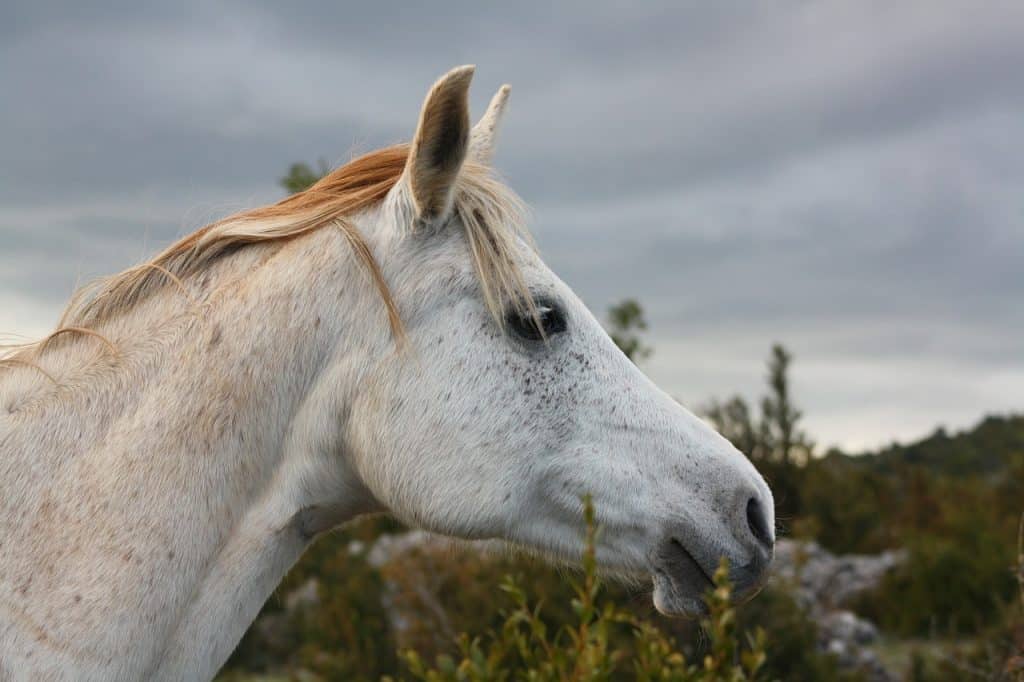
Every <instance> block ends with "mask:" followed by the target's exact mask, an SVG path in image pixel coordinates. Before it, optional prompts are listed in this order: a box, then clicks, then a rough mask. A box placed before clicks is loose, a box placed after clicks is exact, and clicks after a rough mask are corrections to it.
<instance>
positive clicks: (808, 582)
mask: <svg viewBox="0 0 1024 682" xmlns="http://www.w3.org/2000/svg"><path fill="white" fill-rule="evenodd" d="M905 558H906V551H904V550H889V551H886V552H882V553H881V554H874V555H862V554H845V555H841V556H836V555H834V554H831V553H830V552H828V551H826V550H825V549H823V548H822V547H821V545H819V544H818V543H816V542H809V541H808V542H800V541H796V540H779V541H778V542H777V543H776V545H775V562H774V564H773V566H772V571H773V574H774V575H775V576H776V577H777V578H779V579H782V580H783V581H785V582H787V583H790V584H792V585H793V586H794V587H795V588H796V590H797V592H798V593H799V595H798V596H799V597H800V598H801V599H802V600H804V601H806V602H807V605H814V606H819V607H826V608H828V607H838V606H841V605H842V604H845V603H846V602H847V601H848V600H849V599H850V598H851V597H853V596H854V595H857V594H859V593H861V592H864V591H866V590H870V589H871V588H873V587H875V586H876V585H878V582H879V581H880V580H881V579H882V577H883V576H884V575H885V574H886V573H888V572H889V571H891V570H893V569H894V568H896V567H897V566H898V565H899V564H900V563H901V562H903V561H904V559H905Z"/></svg>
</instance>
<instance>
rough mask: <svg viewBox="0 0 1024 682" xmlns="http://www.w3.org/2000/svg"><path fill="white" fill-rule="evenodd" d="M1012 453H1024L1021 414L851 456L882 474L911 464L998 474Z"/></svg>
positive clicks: (951, 471)
mask: <svg viewBox="0 0 1024 682" xmlns="http://www.w3.org/2000/svg"><path fill="white" fill-rule="evenodd" d="M837 455H838V456H845V455H841V453H831V454H830V457H835V456H837ZM1014 456H1018V457H1019V456H1024V415H1007V416H989V417H985V418H984V419H982V421H981V422H979V423H978V424H977V425H976V426H975V427H974V428H972V429H969V430H965V431H961V432H958V433H955V434H952V435H950V434H948V433H946V431H945V429H942V428H939V429H936V430H935V432H934V433H932V434H931V435H930V436H928V437H927V438H924V439H922V440H919V441H917V442H915V443H910V444H907V445H899V444H893V445H890V446H889V447H886V448H884V449H882V450H879V451H878V452H868V453H863V454H861V455H857V456H854V457H852V458H851V459H853V460H854V461H856V462H857V463H858V464H861V465H863V466H866V467H868V468H871V469H873V470H875V471H877V472H879V473H883V474H885V473H892V472H894V471H895V470H897V469H900V468H902V467H904V466H907V465H914V466H920V467H924V468H926V469H928V470H930V471H932V472H933V473H936V474H943V475H949V476H963V475H994V474H999V473H1001V472H1003V471H1004V470H1005V469H1006V468H1007V467H1008V466H1009V465H1010V462H1011V458H1013V457H1014Z"/></svg>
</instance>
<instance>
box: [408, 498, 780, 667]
mask: <svg viewBox="0 0 1024 682" xmlns="http://www.w3.org/2000/svg"><path fill="white" fill-rule="evenodd" d="M584 513H585V517H586V522H587V543H586V549H585V551H584V555H583V560H582V565H583V577H582V580H580V581H579V582H577V583H575V585H574V592H575V598H574V599H573V601H572V607H573V613H574V618H573V620H572V621H570V622H567V623H566V624H564V625H562V626H561V627H559V628H558V629H557V630H555V631H553V632H552V631H551V630H550V629H549V626H548V624H547V623H546V622H545V620H544V619H543V618H542V617H541V615H540V607H539V606H538V607H531V606H530V604H529V599H528V597H527V594H526V592H525V591H524V590H523V589H522V588H521V587H520V586H519V584H518V583H516V582H515V581H514V580H511V579H507V580H506V581H505V582H504V583H503V584H502V590H504V591H505V592H506V594H508V595H509V596H510V597H511V599H512V601H513V604H514V608H513V610H512V611H510V612H509V613H507V615H506V617H505V619H504V622H503V623H502V625H501V627H500V629H499V630H498V631H496V632H495V631H491V632H489V633H488V634H487V635H485V636H484V637H470V636H469V635H468V634H462V635H460V637H459V657H458V660H456V659H455V658H453V657H451V656H439V657H438V658H437V659H436V664H435V665H434V666H433V667H431V666H429V665H427V664H426V663H425V662H424V660H423V658H422V657H421V656H420V655H419V654H418V653H416V652H415V651H407V652H406V653H405V661H406V664H407V666H408V670H409V673H410V674H411V675H412V677H413V678H414V679H418V680H423V682H448V681H451V682H464V681H474V682H475V681H482V680H500V681H505V680H524V681H525V680H530V681H531V682H532V681H537V682H543V681H551V682H557V681H560V680H593V681H598V680H612V679H621V676H623V675H630V676H632V677H634V678H635V679H637V680H645V681H646V680H651V681H653V680H679V681H681V682H682V681H687V682H689V681H692V682H717V681H719V680H721V681H723V682H724V681H729V682H741V681H743V680H753V679H755V677H756V675H757V671H758V669H759V668H761V667H762V666H763V665H764V662H765V658H766V657H765V653H764V631H763V630H761V629H758V630H757V631H756V634H755V635H753V636H752V637H750V638H749V639H748V641H747V642H746V646H741V645H740V644H741V643H740V641H739V639H738V637H737V633H736V617H735V611H734V609H733V606H732V605H731V591H730V587H729V582H728V565H727V564H726V563H724V562H723V564H722V565H721V566H720V567H719V569H718V571H716V573H715V588H714V590H713V591H712V592H711V593H710V594H709V595H708V596H707V604H708V608H709V615H708V617H707V618H706V619H705V621H704V623H705V629H706V632H707V636H708V641H709V647H708V651H707V653H706V654H705V655H704V656H703V657H702V658H701V659H700V662H699V663H688V662H687V660H686V657H685V656H684V655H683V654H682V653H681V652H679V651H677V650H676V649H675V648H674V646H673V644H672V642H671V641H670V640H669V638H668V637H666V636H665V634H664V633H663V632H661V631H660V630H658V628H656V627H654V626H652V625H650V624H649V623H646V622H643V621H641V620H638V619H636V618H635V617H634V616H633V615H631V614H630V613H628V612H627V611H625V610H622V609H621V608H619V607H617V606H616V605H615V604H614V603H612V602H602V600H601V599H600V596H601V595H600V593H601V581H600V580H599V579H598V577H597V562H596V559H595V549H594V547H595V538H596V533H597V529H596V525H595V522H594V511H593V506H592V505H591V504H590V502H589V500H587V501H586V503H585V511H584ZM616 630H626V631H628V632H630V633H631V634H632V640H633V641H632V646H616V645H615V644H614V643H613V641H614V639H613V632H614V631H616Z"/></svg>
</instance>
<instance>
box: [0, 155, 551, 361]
mask: <svg viewBox="0 0 1024 682" xmlns="http://www.w3.org/2000/svg"><path fill="white" fill-rule="evenodd" d="M408 156H409V145H407V144H399V145H393V146H390V147H385V148H383V149H379V150H377V151H374V152H370V153H368V154H365V155H363V156H360V157H358V158H356V159H354V160H352V161H350V162H349V163H347V164H345V165H344V166H341V167H340V168H337V169H335V170H334V171H332V172H330V173H329V174H327V175H326V176H324V177H323V178H321V179H320V180H319V181H318V182H317V183H315V184H314V185H313V186H312V187H310V188H309V189H306V190H304V191H302V192H298V193H296V194H294V195H292V196H289V197H287V198H285V199H282V200H281V201H279V202H277V203H276V204H271V205H269V206H261V207H259V208H254V209H249V210H246V211H242V212H240V213H237V214H235V215H232V216H229V217H227V218H224V219H222V220H219V221H216V222H214V223H211V224H209V225H207V226H205V227H203V228H200V229H199V230H197V231H195V232H193V233H192V234H189V235H188V236H186V237H183V238H182V239H179V240H178V241H177V242H175V243H173V244H171V245H170V246H169V247H167V248H166V249H164V250H163V251H162V252H160V253H159V254H157V255H156V256H154V257H153V258H152V259H150V260H149V261H146V262H144V263H140V264H139V265H136V266H134V267H131V268H129V269H127V270H125V271H123V272H120V273H118V274H115V275H111V276H109V277H105V278H101V279H99V280H97V281H94V282H92V283H90V284H87V285H85V286H83V287H82V288H80V289H79V290H78V291H77V292H75V294H74V295H73V296H72V298H71V300H70V302H69V303H68V305H67V307H66V308H65V310H64V312H63V314H62V315H61V318H60V322H59V323H58V325H57V329H56V330H55V331H54V332H52V333H50V334H49V335H47V336H46V337H45V338H43V339H42V340H40V341H37V342H33V343H29V344H21V345H17V346H12V347H10V349H9V351H8V352H7V353H6V354H0V366H3V365H7V366H12V367H14V366H24V365H32V364H33V363H32V362H31V361H30V360H29V358H30V357H31V356H33V355H35V354H36V353H37V352H39V351H42V350H43V349H44V348H46V347H47V346H48V345H49V344H50V342H51V341H53V340H55V339H57V338H59V337H66V336H68V335H83V334H84V335H90V336H97V337H99V338H100V339H102V340H103V342H104V343H105V344H106V345H107V346H108V348H110V349H111V350H113V345H112V344H111V343H110V342H109V341H107V340H106V339H105V338H104V337H103V336H102V335H101V334H100V333H99V332H97V331H96V330H95V329H93V327H94V326H96V325H98V324H100V323H102V322H103V321H105V320H108V319H110V318H112V317H115V316H117V315H122V314H124V313H126V312H128V311H130V310H131V308H132V307H133V306H134V305H135V304H136V303H138V302H139V301H141V300H143V299H144V298H146V297H147V296H150V295H152V294H153V293H154V292H156V291H159V290H161V289H163V288H166V287H169V286H176V287H177V288H179V289H180V290H181V291H182V292H183V293H184V294H186V295H187V294H188V286H187V283H186V282H187V280H188V278H189V277H190V276H193V275H195V274H197V273H199V272H202V271H203V270H205V269H206V268H208V267H209V266H210V265H211V264H212V263H213V262H214V261H216V260H217V259H218V258H221V257H223V256H225V255H227V254H229V253H231V252H233V251H235V250H237V249H240V248H244V247H245V246H247V245H251V244H260V243H267V242H276V241H283V240H288V239H292V238H294V237H298V236H301V235H303V234H306V233H308V232H311V231H314V230H318V229H321V228H324V227H335V228H337V229H340V230H341V231H342V232H343V233H344V234H345V237H346V238H347V239H348V241H349V243H350V244H351V246H352V248H353V250H354V251H355V254H356V256H357V258H358V259H359V261H360V262H361V263H362V264H363V265H364V266H365V267H366V268H367V269H368V270H369V272H370V274H371V276H372V278H373V282H374V285H375V287H376V288H377V290H378V292H379V293H380V295H381V298H382V299H383V301H384V305H385V307H386V308H387V314H388V320H389V323H390V325H391V329H392V332H393V334H394V335H395V337H396V339H399V340H400V339H402V338H403V337H404V331H403V327H402V320H401V318H400V316H399V314H398V309H397V307H396V306H395V303H394V300H393V298H392V296H391V293H390V291H389V289H388V285H387V282H386V281H385V280H384V277H383V275H382V273H381V270H380V267H379V266H378V264H377V261H376V260H375V258H374V256H373V253H372V252H371V250H370V248H369V247H368V246H367V244H366V241H365V240H364V239H363V237H362V235H361V234H360V233H359V230H358V229H357V228H356V227H355V225H354V224H353V222H352V221H351V218H352V217H353V216H355V215H357V214H359V213H360V212H362V211H366V210H368V209H371V208H374V207H376V206H379V205H380V204H381V203H382V202H383V200H384V199H385V197H386V196H387V194H388V192H390V191H391V189H392V188H393V187H394V186H395V185H396V184H397V183H398V181H399V179H400V178H401V177H402V172H403V170H404V168H405V164H406V160H407V158H408ZM524 213H525V212H524V209H523V206H522V202H521V201H520V200H519V198H518V197H517V196H516V195H515V194H514V193H513V192H512V191H511V190H510V189H509V188H508V187H507V186H505V185H504V184H503V183H502V182H500V181H499V180H498V179H497V178H496V177H495V176H494V175H493V174H492V172H491V170H490V169H489V168H488V167H485V166H483V165H480V164H477V163H475V162H473V161H470V160H467V162H466V163H465V165H464V169H463V172H462V173H460V174H459V181H458V184H457V187H456V193H455V206H454V215H456V216H458V218H459V220H460V221H461V223H462V225H463V226H464V228H465V230H466V236H467V238H468V240H469V244H470V247H471V252H472V254H473V261H474V266H475V269H476V272H477V275H478V277H479V281H480V285H481V288H482V290H483V294H484V300H485V302H486V303H487V306H488V308H489V309H490V311H491V313H492V314H493V315H494V317H495V319H496V320H497V321H498V322H499V324H501V323H502V320H503V316H502V314H501V311H502V307H503V306H505V305H508V304H512V305H515V306H516V307H519V308H522V309H526V310H528V311H529V312H530V313H533V312H534V311H533V310H532V300H531V298H530V296H529V295H528V291H527V288H526V286H525V284H524V282H523V279H522V276H521V274H520V273H519V270H518V268H517V267H516V265H515V262H514V260H513V259H512V258H511V257H510V254H511V253H512V249H513V246H514V242H515V241H516V240H517V239H520V238H521V239H524V240H525V241H526V242H527V243H530V244H532V241H531V238H530V235H529V233H528V231H527V230H526V228H525V227H524ZM36 369H40V368H38V367H36ZM40 371H42V370H41V369H40ZM44 374H45V372H44ZM47 377H48V378H51V380H52V377H49V375H47Z"/></svg>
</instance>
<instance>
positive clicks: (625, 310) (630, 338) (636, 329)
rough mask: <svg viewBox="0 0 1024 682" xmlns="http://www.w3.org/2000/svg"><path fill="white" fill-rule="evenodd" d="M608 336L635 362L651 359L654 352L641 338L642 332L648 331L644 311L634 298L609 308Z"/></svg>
mask: <svg viewBox="0 0 1024 682" xmlns="http://www.w3.org/2000/svg"><path fill="white" fill-rule="evenodd" d="M608 327H609V330H608V334H609V335H610V336H611V337H612V341H614V342H615V345H616V346H618V347H619V349H621V350H622V352H623V353H625V354H626V357H627V358H629V359H630V360H632V361H633V362H639V361H640V360H643V359H645V358H648V357H650V355H651V353H652V352H654V349H652V348H651V347H650V346H648V345H647V344H646V343H644V341H643V340H642V339H641V338H640V332H644V331H647V320H646V318H645V317H644V309H643V307H641V305H640V304H639V303H638V302H637V301H636V300H635V299H632V298H627V299H626V300H624V301H622V302H620V303H617V304H615V305H613V306H611V307H610V308H608Z"/></svg>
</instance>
